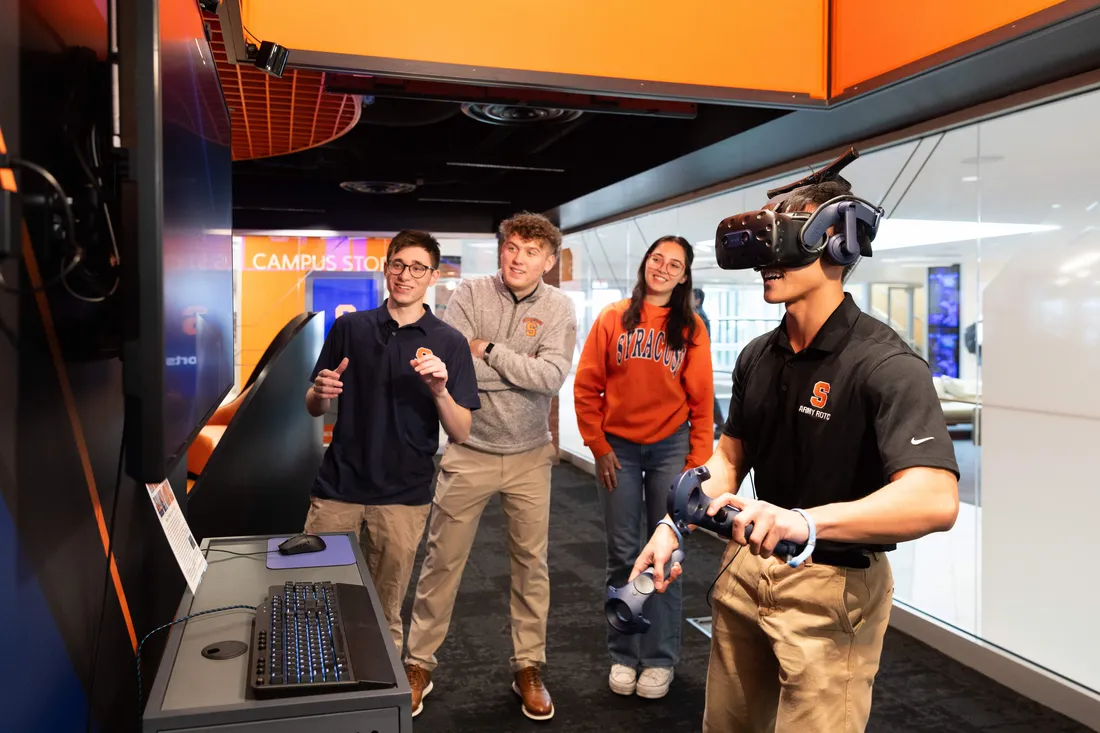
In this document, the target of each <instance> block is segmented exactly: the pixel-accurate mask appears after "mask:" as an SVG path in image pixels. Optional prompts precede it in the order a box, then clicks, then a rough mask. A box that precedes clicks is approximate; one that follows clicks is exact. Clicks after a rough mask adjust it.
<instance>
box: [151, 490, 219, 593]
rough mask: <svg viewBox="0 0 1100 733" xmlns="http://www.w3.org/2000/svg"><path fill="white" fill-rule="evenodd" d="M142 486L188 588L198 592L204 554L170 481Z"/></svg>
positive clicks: (204, 568) (204, 565)
mask: <svg viewBox="0 0 1100 733" xmlns="http://www.w3.org/2000/svg"><path fill="white" fill-rule="evenodd" d="M145 488H146V490H147V491H148V492H149V501H151V502H152V503H153V509H154V510H155V511H156V513H157V517H159V518H160V526H161V529H163V530H164V536H165V537H167V538H168V545H169V546H170V547H171V548H172V553H173V554H174V555H175V556H176V562H178V563H179V566H180V570H181V571H183V577H184V579H186V580H187V587H188V588H190V589H191V595H194V594H195V593H196V592H198V589H199V583H201V582H202V576H203V574H204V573H206V567H207V564H206V558H205V557H203V555H202V551H201V550H199V545H198V543H197V542H195V537H194V535H192V534H191V528H190V527H188V526H187V520H186V519H184V518H183V512H181V511H180V505H179V503H178V502H177V501H176V494H175V492H173V491H172V485H171V484H169V483H168V481H163V482H161V483H159V484H145Z"/></svg>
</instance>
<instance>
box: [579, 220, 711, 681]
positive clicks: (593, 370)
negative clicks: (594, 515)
mask: <svg viewBox="0 0 1100 733" xmlns="http://www.w3.org/2000/svg"><path fill="white" fill-rule="evenodd" d="M693 257H694V253H693V252H692V248H691V245H690V244H689V243H688V242H687V240H685V239H684V238H683V237H673V236H667V237H661V238H660V239H658V240H657V241H656V242H654V243H653V244H652V245H650V247H649V250H647V251H646V254H645V257H644V258H643V259H642V263H641V265H640V266H639V267H638V281H637V284H636V285H635V286H634V292H633V293H632V294H631V296H630V298H628V299H626V300H622V301H619V302H618V303H613V304H612V305H609V306H608V307H607V308H605V309H604V310H603V312H602V313H600V315H599V317H598V318H597V319H596V322H595V323H594V324H593V325H592V330H591V331H589V333H588V339H587V341H586V342H585V345H584V350H583V351H582V353H581V359H580V363H579V364H578V366H577V374H576V377H575V378H574V381H573V399H574V404H575V406H576V413H577V424H578V426H579V428H580V433H581V437H583V438H584V443H585V445H587V446H588V447H589V449H591V451H592V455H593V456H594V457H595V459H596V481H597V483H598V484H599V486H600V496H601V499H602V502H603V512H604V527H605V531H606V535H607V585H609V586H614V587H619V586H621V585H623V584H625V583H626V581H627V578H628V577H629V576H630V571H631V569H632V568H633V566H634V560H635V559H636V558H637V556H638V553H639V552H641V550H642V546H643V545H644V544H645V542H646V538H647V537H649V536H650V535H651V534H653V531H654V530H656V528H657V523H658V522H659V521H660V520H661V518H662V517H664V516H665V513H666V508H667V499H668V491H669V489H670V488H671V486H672V483H673V481H675V480H676V477H677V476H678V475H679V474H680V473H681V472H682V471H684V470H686V469H688V468H694V467H696V466H701V465H703V464H704V463H706V461H707V459H708V458H710V455H711V452H712V451H713V449H714V427H713V425H714V376H713V372H712V370H711V358H710V338H709V337H708V336H707V331H706V328H705V327H704V326H703V322H702V320H701V319H700V318H699V316H698V315H696V314H695V312H694V311H693V310H692V307H691V289H692V288H691V262H692V259H693ZM689 426H690V427H689ZM643 512H644V516H645V518H646V529H645V533H644V534H643V533H642V531H641V520H642V516H643ZM649 604H650V605H649V608H647V614H648V616H649V618H650V620H651V622H652V625H651V626H650V628H649V631H648V632H647V633H645V634H642V635H636V636H635V635H625V634H620V633H619V632H617V631H615V630H614V629H612V628H610V627H608V638H607V646H608V651H609V652H610V654H611V673H610V675H609V676H608V684H609V685H610V687H611V690H612V691H613V692H616V693H618V694H620V695H632V694H635V693H637V694H638V695H639V696H640V697H647V698H659V697H663V696H664V695H665V694H666V693H667V692H668V688H669V684H670V683H671V682H672V676H673V668H674V666H675V665H676V662H677V661H678V660H679V656H680V630H681V625H682V623H683V619H682V616H683V614H682V609H681V605H682V604H681V595H680V586H678V585H677V584H673V585H671V586H669V589H668V591H667V592H665V593H662V594H659V595H657V596H655V597H654V598H653V599H652V600H650V602H649ZM639 667H641V668H642V671H641V674H640V675H639V674H638V668H639Z"/></svg>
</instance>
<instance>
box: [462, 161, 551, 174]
mask: <svg viewBox="0 0 1100 733" xmlns="http://www.w3.org/2000/svg"><path fill="white" fill-rule="evenodd" d="M447 165H453V166H457V167H459V168H493V169H496V170H502V171H535V172H538V173H565V169H564V168H542V167H539V166H534V165H502V164H499V163H447Z"/></svg>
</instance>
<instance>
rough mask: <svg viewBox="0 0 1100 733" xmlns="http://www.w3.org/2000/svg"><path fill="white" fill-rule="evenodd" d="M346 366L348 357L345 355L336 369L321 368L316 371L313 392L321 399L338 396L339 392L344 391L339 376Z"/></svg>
mask: <svg viewBox="0 0 1100 733" xmlns="http://www.w3.org/2000/svg"><path fill="white" fill-rule="evenodd" d="M347 368H348V359H347V357H346V356H345V357H344V360H343V361H341V362H340V365H339V366H337V367H336V369H322V370H321V371H320V372H318V373H317V378H316V379H314V380H313V394H315V395H317V397H318V398H319V399H322V400H331V399H334V398H336V397H339V396H340V393H341V392H343V391H344V383H343V382H342V381H340V376H341V375H342V374H343V373H344V370H345V369H347Z"/></svg>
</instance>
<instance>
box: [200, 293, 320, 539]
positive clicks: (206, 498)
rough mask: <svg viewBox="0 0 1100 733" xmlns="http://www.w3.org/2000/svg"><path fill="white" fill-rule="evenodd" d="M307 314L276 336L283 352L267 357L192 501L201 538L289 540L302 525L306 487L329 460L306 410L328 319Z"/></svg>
mask: <svg viewBox="0 0 1100 733" xmlns="http://www.w3.org/2000/svg"><path fill="white" fill-rule="evenodd" d="M304 315H305V317H304V318H303V317H302V316H296V317H295V318H294V319H293V320H292V321H291V322H290V323H289V324H287V328H284V329H283V331H281V332H280V334H279V336H277V337H276V339H275V340H276V341H279V340H282V341H283V346H282V349H281V350H279V351H278V352H277V353H275V354H274V355H273V356H269V355H268V354H265V357H268V363H267V364H266V366H264V367H263V369H262V370H261V372H260V374H259V376H257V377H256V379H255V383H254V385H253V387H252V389H251V390H249V393H248V394H247V395H245V397H244V399H243V400H242V403H241V406H240V408H239V409H238V410H237V413H236V414H235V415H234V416H233V419H232V420H231V421H230V422H229V426H228V427H227V428H226V430H225V435H223V436H222V439H221V441H220V442H219V443H218V446H217V448H215V449H214V452H213V453H212V454H211V456H210V459H209V460H208V461H207V463H206V468H205V469H204V470H203V473H202V476H200V477H199V478H198V480H197V481H196V482H195V485H194V486H193V487H192V489H191V493H190V494H189V495H188V497H187V498H188V502H187V505H188V506H187V508H188V517H187V519H188V521H189V523H190V525H191V531H192V533H193V534H194V535H195V538H196V539H200V540H201V539H202V538H204V537H226V536H237V535H257V534H282V533H287V534H290V533H294V532H300V531H302V528H303V527H304V525H305V519H306V511H307V510H308V509H309V489H310V486H311V485H312V484H313V479H314V478H315V477H316V475H317V469H318V468H319V467H320V465H321V458H322V457H323V456H324V446H323V445H322V444H321V430H322V427H321V418H315V417H312V416H310V414H309V413H308V412H306V407H305V393H306V389H307V388H308V387H309V375H310V372H312V371H313V367H314V364H315V363H316V361H317V355H318V354H319V353H320V351H321V344H322V343H323V341H324V319H323V318H321V317H318V314H313V313H309V314H304ZM294 324H296V325H294ZM287 329H290V333H289V338H286V336H287V335H288V334H287ZM274 346H275V344H274V342H273V347H274ZM269 351H271V349H269Z"/></svg>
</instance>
